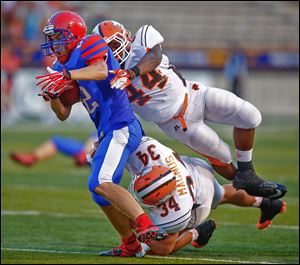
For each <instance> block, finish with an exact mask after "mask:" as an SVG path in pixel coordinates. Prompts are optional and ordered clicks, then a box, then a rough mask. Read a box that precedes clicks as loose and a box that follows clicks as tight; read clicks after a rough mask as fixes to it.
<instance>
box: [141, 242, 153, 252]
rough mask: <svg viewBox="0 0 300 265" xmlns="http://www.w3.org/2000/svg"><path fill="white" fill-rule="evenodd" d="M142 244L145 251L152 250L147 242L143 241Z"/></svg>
mask: <svg viewBox="0 0 300 265" xmlns="http://www.w3.org/2000/svg"><path fill="white" fill-rule="evenodd" d="M141 246H142V249H143V250H144V251H145V252H148V251H150V250H151V248H150V247H149V245H147V244H145V243H141Z"/></svg>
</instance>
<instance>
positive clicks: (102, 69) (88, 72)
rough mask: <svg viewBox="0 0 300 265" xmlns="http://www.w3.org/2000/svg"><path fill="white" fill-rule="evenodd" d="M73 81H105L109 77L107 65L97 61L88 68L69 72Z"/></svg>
mask: <svg viewBox="0 0 300 265" xmlns="http://www.w3.org/2000/svg"><path fill="white" fill-rule="evenodd" d="M69 72H70V74H71V79H72V80H104V79H106V78H107V76H108V68H107V64H106V62H104V61H97V62H95V63H93V64H91V65H89V66H87V67H83V68H80V69H77V70H71V71H69Z"/></svg>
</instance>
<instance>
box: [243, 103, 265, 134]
mask: <svg viewBox="0 0 300 265" xmlns="http://www.w3.org/2000/svg"><path fill="white" fill-rule="evenodd" d="M239 117H240V119H241V126H239V128H242V129H253V128H256V127H258V126H259V125H260V124H261V121H262V116H261V113H260V111H259V110H258V109H257V108H256V107H255V106H254V105H252V104H251V103H249V102H247V101H245V102H244V104H243V107H242V108H241V110H240V112H239Z"/></svg>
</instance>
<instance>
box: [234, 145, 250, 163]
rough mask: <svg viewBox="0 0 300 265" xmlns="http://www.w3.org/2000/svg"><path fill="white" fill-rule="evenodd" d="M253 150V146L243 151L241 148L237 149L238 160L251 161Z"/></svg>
mask: <svg viewBox="0 0 300 265" xmlns="http://www.w3.org/2000/svg"><path fill="white" fill-rule="evenodd" d="M252 151H253V148H251V149H250V150H247V151H242V150H239V149H237V148H236V149H235V153H236V160H237V161H239V162H249V161H251V160H252Z"/></svg>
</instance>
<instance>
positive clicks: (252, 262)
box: [1, 247, 286, 264]
mask: <svg viewBox="0 0 300 265" xmlns="http://www.w3.org/2000/svg"><path fill="white" fill-rule="evenodd" d="M1 250H6V251H23V252H43V253H60V254H92V255H97V254H98V252H87V251H64V250H46V249H27V248H2V247H1ZM145 257H146V258H150V259H151V258H153V259H171V260H190V261H201V260H202V261H215V262H216V264H218V262H229V263H232V262H234V263H241V264H286V263H274V262H273V263H271V262H268V261H249V260H226V259H205V258H186V257H165V256H149V255H146V256H145Z"/></svg>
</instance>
